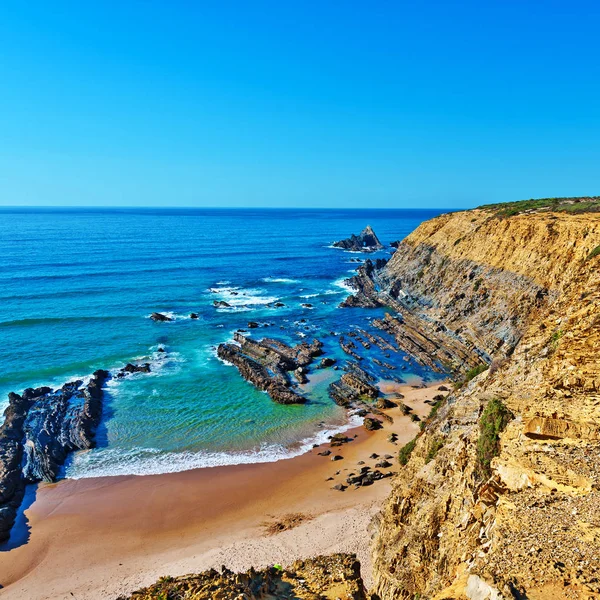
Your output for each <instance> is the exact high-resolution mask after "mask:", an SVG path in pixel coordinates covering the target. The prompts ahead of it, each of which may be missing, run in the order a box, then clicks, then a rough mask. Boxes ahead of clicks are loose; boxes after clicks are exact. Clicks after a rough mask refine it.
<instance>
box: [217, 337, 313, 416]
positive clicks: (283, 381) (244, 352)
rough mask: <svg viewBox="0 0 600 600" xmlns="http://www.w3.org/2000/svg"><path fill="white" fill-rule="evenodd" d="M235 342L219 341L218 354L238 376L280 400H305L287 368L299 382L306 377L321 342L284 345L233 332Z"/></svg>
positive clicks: (297, 401)
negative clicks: (291, 379)
mask: <svg viewBox="0 0 600 600" xmlns="http://www.w3.org/2000/svg"><path fill="white" fill-rule="evenodd" d="M234 339H235V341H236V342H237V343H236V344H220V345H219V347H218V348H217V354H218V356H219V358H221V359H222V360H225V361H227V362H229V363H231V364H232V365H234V366H235V367H237V369H238V371H239V372H240V374H241V376H242V377H243V378H244V379H245V380H246V381H249V382H250V383H251V384H253V385H254V386H256V387H257V388H258V389H259V390H263V391H265V392H267V394H269V396H270V397H271V399H272V400H274V401H275V402H278V403H279V404H304V403H305V402H306V398H305V397H304V396H302V395H301V394H299V393H298V392H297V391H296V390H295V389H293V385H292V382H291V381H290V378H289V375H288V373H289V372H293V373H294V376H295V377H296V380H297V381H298V382H299V383H304V382H305V381H306V373H305V369H306V367H307V366H308V365H309V364H310V363H311V362H312V360H313V359H314V358H315V357H317V356H320V355H321V354H322V353H323V352H322V350H321V347H322V343H321V342H319V341H318V340H314V341H313V342H312V343H311V344H307V343H306V342H303V343H301V344H298V345H297V346H293V347H290V346H287V345H286V344H284V343H283V342H281V341H279V340H274V339H272V338H264V339H262V340H260V341H256V340H253V339H251V338H248V337H245V336H243V335H242V334H240V333H236V334H235V336H234Z"/></svg>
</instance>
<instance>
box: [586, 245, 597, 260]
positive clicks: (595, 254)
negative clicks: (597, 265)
mask: <svg viewBox="0 0 600 600" xmlns="http://www.w3.org/2000/svg"><path fill="white" fill-rule="evenodd" d="M599 255H600V246H596V247H595V248H594V249H593V250H592V251H591V252H590V253H589V254H588V255H587V258H586V259H585V260H591V259H592V258H594V257H595V256H599Z"/></svg>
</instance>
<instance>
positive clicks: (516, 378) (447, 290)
mask: <svg viewBox="0 0 600 600" xmlns="http://www.w3.org/2000/svg"><path fill="white" fill-rule="evenodd" d="M515 211H516V212H515ZM513 212H514V214H515V216H510V217H508V218H498V215H497V213H495V212H494V211H492V210H475V211H468V212H462V213H455V214H451V215H443V216H441V217H438V218H437V219H433V220H432V221H428V222H427V223H424V224H423V225H422V226H421V227H419V228H418V229H417V230H416V231H415V232H414V233H413V234H411V235H410V236H408V238H406V239H405V240H404V241H403V242H401V243H400V244H399V246H398V250H397V251H396V253H395V254H394V256H393V257H392V259H391V260H390V262H389V264H388V265H387V266H386V267H384V268H383V269H381V270H380V271H378V272H377V273H376V274H375V275H374V277H373V280H374V281H375V285H376V287H377V288H378V291H379V298H380V299H381V300H382V301H383V302H385V303H386V304H388V303H389V305H390V306H392V307H394V308H396V307H398V308H399V312H400V313H401V315H402V317H401V318H397V319H395V322H394V323H392V322H391V320H390V319H392V317H390V318H389V319H387V320H388V323H385V320H384V326H385V327H389V328H390V329H388V330H391V331H394V333H395V337H396V339H397V340H398V341H399V344H400V345H402V344H403V343H406V344H409V343H417V342H418V341H420V340H419V338H416V337H411V340H410V341H406V342H405V341H403V340H405V338H406V336H407V335H408V336H412V331H413V329H412V328H413V327H414V331H417V332H419V333H420V334H421V335H423V336H424V337H425V338H426V340H427V341H426V342H423V343H421V344H420V345H421V346H422V347H423V348H425V344H426V343H429V342H431V343H439V344H443V350H441V352H444V353H445V355H444V356H445V357H446V358H447V359H451V360H449V363H450V364H452V365H453V366H454V367H455V368H459V369H464V368H466V366H468V365H469V364H470V363H469V361H468V360H467V358H466V357H468V356H474V357H475V358H476V359H477V360H479V359H482V360H484V361H485V362H488V363H491V366H490V368H489V369H488V370H487V371H484V372H483V373H481V374H480V375H478V376H476V377H475V378H474V379H473V380H472V381H471V382H470V383H468V384H466V385H465V386H463V388H462V389H460V390H459V391H457V392H455V393H454V394H451V395H450V396H449V397H448V399H447V400H446V402H445V404H444V405H443V406H441V407H440V408H439V409H437V411H434V412H435V414H434V416H433V417H432V418H431V419H430V421H429V422H428V424H427V426H426V427H425V429H424V431H423V432H422V434H421V435H420V436H419V437H418V438H417V439H416V441H415V442H414V443H412V444H411V447H409V448H406V449H403V451H402V454H403V460H404V462H406V466H404V467H403V468H402V470H401V471H400V473H399V475H398V476H397V478H396V479H395V480H394V488H393V491H392V494H391V496H390V498H389V500H388V501H387V503H386V505H385V507H384V510H383V512H382V514H381V516H380V518H379V525H378V534H377V538H376V542H375V548H374V577H375V590H374V591H375V592H376V593H377V594H378V596H379V597H380V598H381V599H382V600H391V599H392V598H394V599H397V598H398V599H406V600H408V599H411V600H412V599H413V598H415V597H422V598H433V599H437V600H442V599H443V598H445V599H449V598H455V599H466V598H471V599H473V598H505V599H508V598H525V597H527V598H531V599H541V598H557V599H558V598H565V599H566V598H592V597H598V595H599V594H600V579H599V576H598V571H599V568H600V567H598V557H599V556H600V526H599V525H598V522H597V514H598V510H599V509H600V492H599V490H600V438H599V432H600V361H599V360H598V348H600V317H599V315H600V262H599V261H600V256H599V255H598V254H596V255H595V254H594V252H593V251H594V249H595V248H597V247H598V246H599V245H600V215H598V214H554V213H552V212H548V211H544V212H534V213H529V214H516V213H518V212H521V211H518V210H516V209H513ZM358 293H359V294H360V293H361V292H360V291H359V292H358ZM407 314H408V315H410V317H411V319H412V320H411V322H410V324H409V327H408V328H407V327H406V322H407V321H408V319H406V315H407ZM438 328H439V330H438ZM407 332H408V333H407ZM434 333H435V334H437V337H434V336H433V334H434ZM449 340H450V341H452V342H453V343H455V344H456V346H452V345H451V344H448V341H449ZM459 350H460V351H464V352H465V359H462V360H461V355H460V354H459ZM426 353H428V350H426V351H425V354H426ZM437 356H438V357H439V356H441V354H440V348H438V354H437ZM421 358H423V357H421ZM463 365H464V366H463ZM498 401H500V402H501V403H502V404H503V405H504V406H505V407H506V410H507V414H510V415H511V420H510V422H509V423H508V425H507V426H506V429H505V430H504V431H503V432H502V433H501V434H500V438H499V440H498V441H497V442H494V443H495V444H497V447H496V448H494V446H493V444H492V445H491V446H490V438H488V437H486V436H489V435H490V433H489V431H488V430H487V429H486V428H485V425H484V421H483V417H482V414H485V411H486V410H487V407H489V406H490V404H491V403H492V402H498ZM490 447H492V448H494V452H493V453H492V454H491V455H489V454H486V452H488V451H489V448H490ZM490 458H491V462H489V459H490Z"/></svg>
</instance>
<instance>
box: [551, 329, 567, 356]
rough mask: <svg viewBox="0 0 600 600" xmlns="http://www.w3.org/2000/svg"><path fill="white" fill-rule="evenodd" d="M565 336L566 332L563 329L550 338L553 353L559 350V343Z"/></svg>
mask: <svg viewBox="0 0 600 600" xmlns="http://www.w3.org/2000/svg"><path fill="white" fill-rule="evenodd" d="M563 335H565V332H564V331H563V330H562V329H557V330H556V331H555V332H554V333H553V334H552V335H551V336H550V349H551V350H552V351H554V350H556V349H557V348H558V342H559V341H560V338H561V337H562V336H563Z"/></svg>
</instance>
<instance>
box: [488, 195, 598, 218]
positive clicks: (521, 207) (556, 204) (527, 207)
mask: <svg viewBox="0 0 600 600" xmlns="http://www.w3.org/2000/svg"><path fill="white" fill-rule="evenodd" d="M479 208H480V209H482V210H491V211H494V213H495V215H496V216H498V217H512V216H514V215H519V214H521V213H524V212H537V211H550V212H565V213H571V214H581V213H586V212H600V196H582V197H572V198H537V199H533V198H532V199H531V200H519V201H517V202H502V203H499V204H484V205H483V206H480V207H479Z"/></svg>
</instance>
